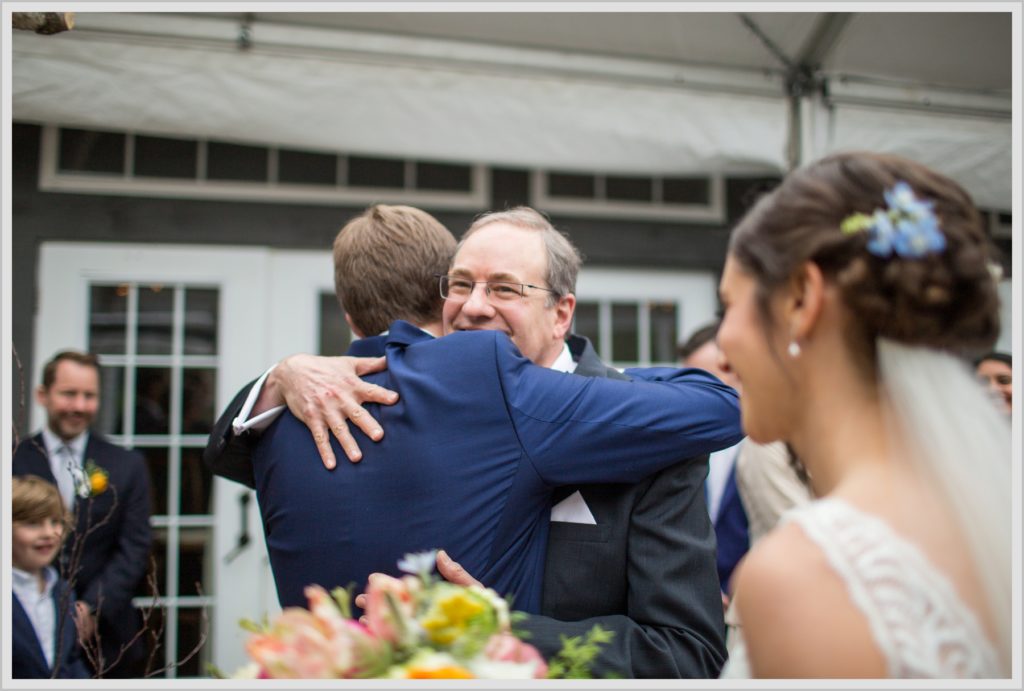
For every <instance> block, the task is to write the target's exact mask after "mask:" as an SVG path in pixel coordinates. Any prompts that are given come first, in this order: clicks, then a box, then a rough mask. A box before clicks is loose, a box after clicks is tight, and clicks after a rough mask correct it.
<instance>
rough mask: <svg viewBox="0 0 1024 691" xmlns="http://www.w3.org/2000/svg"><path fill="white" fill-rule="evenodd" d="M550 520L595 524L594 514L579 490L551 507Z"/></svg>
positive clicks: (553, 521) (554, 521)
mask: <svg viewBox="0 0 1024 691" xmlns="http://www.w3.org/2000/svg"><path fill="white" fill-rule="evenodd" d="M551 522H552V523H556V522H557V523H582V524H584V525H597V521H595V520H594V514H592V513H590V507H588V506H587V502H585V501H584V500H583V495H582V494H580V492H579V490H576V491H575V492H573V493H572V494H570V495H569V496H568V497H566V498H565V499H563V500H562V501H560V502H558V503H557V504H555V505H554V506H553V507H551Z"/></svg>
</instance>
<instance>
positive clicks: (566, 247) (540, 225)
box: [455, 206, 583, 307]
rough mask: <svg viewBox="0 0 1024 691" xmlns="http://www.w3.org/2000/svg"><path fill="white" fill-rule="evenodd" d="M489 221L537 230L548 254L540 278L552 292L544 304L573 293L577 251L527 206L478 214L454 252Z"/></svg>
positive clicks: (579, 259)
mask: <svg viewBox="0 0 1024 691" xmlns="http://www.w3.org/2000/svg"><path fill="white" fill-rule="evenodd" d="M492 223H508V224H509V225H513V226H516V227H518V228H525V229H527V230H536V231H537V232H539V233H540V234H541V237H542V238H543V239H544V248H545V249H546V250H547V255H548V256H547V259H548V270H547V275H546V276H545V277H544V280H545V282H546V283H547V284H548V288H550V289H551V290H553V291H555V293H556V294H549V295H548V299H547V304H548V307H551V306H552V305H554V304H556V303H557V302H558V298H560V297H563V296H565V295H572V294H575V293H576V277H577V276H578V275H579V273H580V265H581V264H582V263H583V257H582V256H581V255H580V251H579V250H578V249H576V246H575V245H573V244H572V242H571V241H570V240H569V238H568V236H566V234H565V233H563V232H562V231H560V230H558V229H557V228H555V227H554V226H553V225H551V221H549V220H548V219H547V217H546V216H544V214H542V213H540V212H539V211H537V210H536V209H532V208H530V207H528V206H517V207H515V208H512V209H507V210H505V211H492V212H490V213H486V214H483V215H481V216H478V217H477V219H476V220H475V221H473V224H472V225H471V226H469V230H467V231H466V232H465V233H464V234H463V235H462V239H461V240H459V244H458V245H457V246H456V247H455V254H456V255H458V253H459V250H461V249H462V245H463V244H464V243H465V242H466V238H468V237H469V236H470V235H472V234H473V233H475V232H476V231H478V230H480V229H481V228H483V227H485V226H488V225H490V224H492Z"/></svg>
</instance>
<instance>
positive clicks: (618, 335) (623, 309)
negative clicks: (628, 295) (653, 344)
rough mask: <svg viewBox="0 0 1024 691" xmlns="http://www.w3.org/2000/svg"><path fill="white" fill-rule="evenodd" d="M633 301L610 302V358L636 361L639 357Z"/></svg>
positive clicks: (635, 305) (634, 304) (637, 331)
mask: <svg viewBox="0 0 1024 691" xmlns="http://www.w3.org/2000/svg"><path fill="white" fill-rule="evenodd" d="M637 307H638V306H637V304H636V303H635V302H617V303H613V304H612V359H614V360H615V361H616V362H637V361H638V360H639V359H640V345H639V338H638V337H639V334H640V327H639V325H638V321H639V320H638V309H637Z"/></svg>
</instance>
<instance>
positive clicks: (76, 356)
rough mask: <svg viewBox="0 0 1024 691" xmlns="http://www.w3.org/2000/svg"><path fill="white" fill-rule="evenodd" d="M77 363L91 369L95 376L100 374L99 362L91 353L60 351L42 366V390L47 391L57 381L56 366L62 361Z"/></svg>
mask: <svg viewBox="0 0 1024 691" xmlns="http://www.w3.org/2000/svg"><path fill="white" fill-rule="evenodd" d="M65 360H66V361H68V362H77V363H78V364H79V365H84V366H85V367H92V368H93V369H95V370H96V374H97V375H99V373H100V361H99V358H97V357H96V356H95V355H93V354H92V353H82V352H79V351H77V350H62V351H60V352H59V353H57V354H56V355H54V356H53V357H52V358H51V359H50V361H49V362H47V363H46V364H45V365H44V366H43V388H44V389H49V388H50V387H51V386H53V382H55V381H56V380H57V366H58V365H60V363H62V362H64V361H65Z"/></svg>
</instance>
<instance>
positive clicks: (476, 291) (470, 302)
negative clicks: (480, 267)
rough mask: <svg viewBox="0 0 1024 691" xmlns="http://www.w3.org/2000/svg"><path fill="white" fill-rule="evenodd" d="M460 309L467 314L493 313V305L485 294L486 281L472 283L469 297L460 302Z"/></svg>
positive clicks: (487, 314) (483, 314)
mask: <svg viewBox="0 0 1024 691" xmlns="http://www.w3.org/2000/svg"><path fill="white" fill-rule="evenodd" d="M462 311H463V312H465V313H466V314H467V315H469V316H491V315H493V314H494V306H493V305H492V304H491V300H490V298H489V297H488V295H487V284H486V283H475V284H473V289H472V290H471V291H470V292H469V297H468V298H466V302H464V303H463V304H462Z"/></svg>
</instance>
